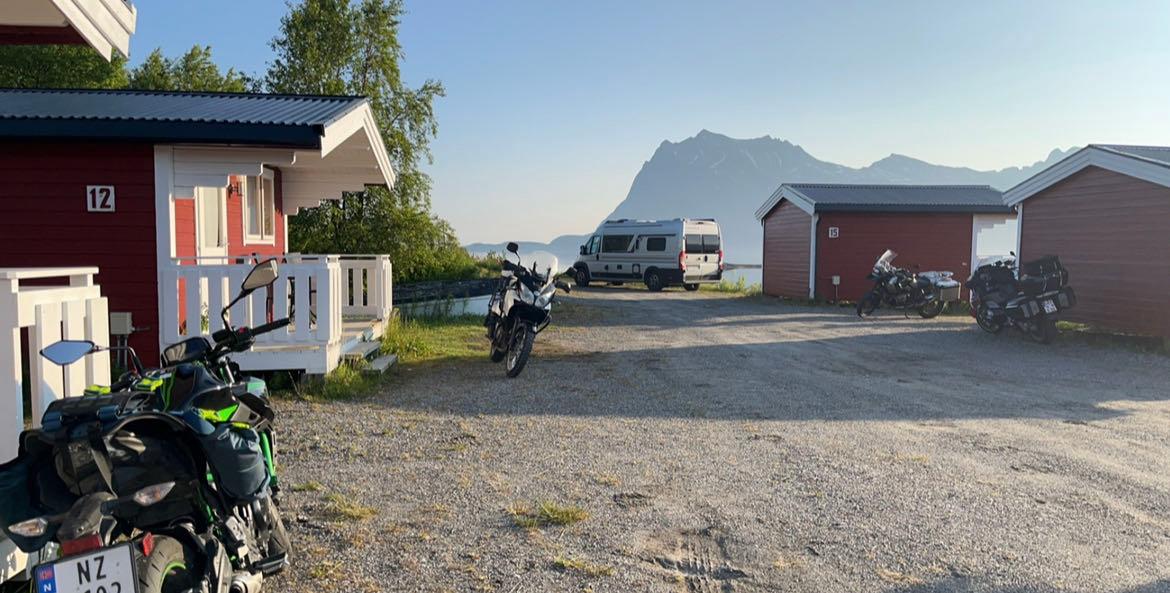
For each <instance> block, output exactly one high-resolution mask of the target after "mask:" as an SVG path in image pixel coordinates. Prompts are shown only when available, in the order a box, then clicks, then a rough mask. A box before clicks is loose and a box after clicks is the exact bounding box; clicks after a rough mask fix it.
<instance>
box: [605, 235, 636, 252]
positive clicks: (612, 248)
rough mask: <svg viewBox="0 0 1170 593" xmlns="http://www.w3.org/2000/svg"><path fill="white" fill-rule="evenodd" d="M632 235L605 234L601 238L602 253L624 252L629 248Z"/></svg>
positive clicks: (632, 238)
mask: <svg viewBox="0 0 1170 593" xmlns="http://www.w3.org/2000/svg"><path fill="white" fill-rule="evenodd" d="M633 240H634V236H633V235H605V236H604V237H602V238H601V252H602V253H625V252H627V251H629V250H630V241H633Z"/></svg>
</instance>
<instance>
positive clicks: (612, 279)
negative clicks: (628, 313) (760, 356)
mask: <svg viewBox="0 0 1170 593" xmlns="http://www.w3.org/2000/svg"><path fill="white" fill-rule="evenodd" d="M573 273H574V276H575V278H576V280H577V285H578V286H589V283H590V282H609V283H615V284H616V283H622V282H644V283H646V288H648V289H650V290H651V291H659V290H662V289H663V288H666V287H668V286H683V287H685V288H686V289H687V290H698V289H699V285H700V284H705V283H713V282H719V281H720V280H721V279H722V278H723V237H722V235H721V234H720V232H719V223H717V222H715V219H713V218H699V219H695V218H676V219H674V220H627V219H624V218H623V219H621V220H607V221H605V222H604V223H602V224H601V226H600V227H598V228H597V231H596V232H594V233H593V235H592V236H591V237H590V238H589V241H588V242H587V243H585V244H584V245H582V246H581V255H580V257H578V258H577V261H576V263H574V264H573Z"/></svg>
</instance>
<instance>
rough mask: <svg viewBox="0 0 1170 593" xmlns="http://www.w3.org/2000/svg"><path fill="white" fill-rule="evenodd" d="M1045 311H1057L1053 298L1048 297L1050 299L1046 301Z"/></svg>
mask: <svg viewBox="0 0 1170 593" xmlns="http://www.w3.org/2000/svg"><path fill="white" fill-rule="evenodd" d="M1044 312H1045V313H1055V312H1056V303H1054V302H1052V299H1048V300H1046V301H1044Z"/></svg>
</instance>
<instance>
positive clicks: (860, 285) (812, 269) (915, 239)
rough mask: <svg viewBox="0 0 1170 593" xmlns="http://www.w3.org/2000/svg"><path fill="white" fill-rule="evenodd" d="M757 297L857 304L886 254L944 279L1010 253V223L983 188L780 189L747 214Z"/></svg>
mask: <svg viewBox="0 0 1170 593" xmlns="http://www.w3.org/2000/svg"><path fill="white" fill-rule="evenodd" d="M756 218H757V219H758V220H760V222H761V224H762V225H763V227H764V254H763V256H764V257H763V264H764V274H763V278H764V286H763V289H764V293H765V294H768V295H772V296H783V297H789V298H821V299H827V300H856V299H858V298H860V297H861V296H862V295H863V294H865V292H866V291H867V290H869V288H870V286H869V281H867V280H866V279H865V277H866V275H867V274H869V272H870V270H871V269H872V267H873V264H874V261H876V260H877V258H878V257H879V256H881V254H882V252H884V251H885V250H886V249H893V250H894V251H896V252H897V253H898V259H897V261H896V262H895V263H896V264H897V265H899V266H901V267H914V266H918V267H920V268H921V269H923V270H928V269H937V270H949V271H952V272H954V273H955V277H956V278H960V279H966V276H967V275H968V274H969V272H970V269H971V267H970V266H971V260H972V259H973V258H974V257H976V256H977V255H984V254H990V252H1001V251H1002V252H1003V253H1004V254H1006V252H1007V251H1009V250H1010V249H1011V248H1012V247H1013V246H1014V237H1015V215H1014V214H1013V213H1012V210H1011V208H1010V207H1008V206H1006V205H1005V204H1004V202H1003V196H1002V194H1001V193H1000V192H999V191H997V190H994V189H992V188H991V187H988V186H986V185H978V186H974V185H839V184H816V183H793V184H784V185H781V186H780V188H779V189H777V190H776V191H775V193H773V194H772V196H771V197H770V198H768V201H767V202H765V203H764V205H763V206H761V207H760V209H759V210H757V211H756Z"/></svg>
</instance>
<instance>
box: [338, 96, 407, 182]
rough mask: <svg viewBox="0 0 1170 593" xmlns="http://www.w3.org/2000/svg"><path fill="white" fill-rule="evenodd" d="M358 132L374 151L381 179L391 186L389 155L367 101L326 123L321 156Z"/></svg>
mask: <svg viewBox="0 0 1170 593" xmlns="http://www.w3.org/2000/svg"><path fill="white" fill-rule="evenodd" d="M359 132H360V133H362V134H363V135H364V136H365V139H366V143H367V145H368V147H369V148H368V149H369V150H370V151H371V152H373V153H374V154H373V157H374V159H375V160H376V161H377V162H378V169H379V170H380V173H381V175H380V176H381V178H382V179H381V181H382V182H383V183H385V184H386V186H387V187H390V186H393V185H394V167H393V166H392V165H391V164H390V155H389V154H387V153H386V145H385V144H383V142H382V134H380V133H379V132H378V122H377V121H376V120H375V119H374V112H373V110H371V109H370V104H369V103H365V102H363V103H362V104H361V105H359V106H357V107H356V108H354V109H353V110H351V111H350V112H349V113H346V114H345V115H343V116H341V117H339V118H337V120H335V121H333V122H330V123H329V124H326V126H325V131H324V133H323V134H322V136H321V157H322V158H324V157H327V156H329V153H331V152H333V151H334V150H335V149H336V148H338V147H339V146H341V145H342V143H344V142H345V141H346V140H349V139H350V137H352V136H353V135H354V134H357V133H359Z"/></svg>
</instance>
